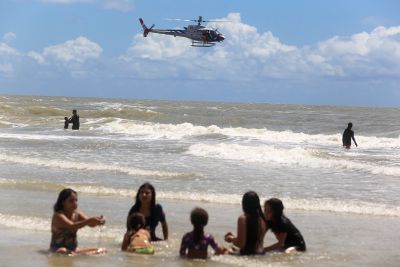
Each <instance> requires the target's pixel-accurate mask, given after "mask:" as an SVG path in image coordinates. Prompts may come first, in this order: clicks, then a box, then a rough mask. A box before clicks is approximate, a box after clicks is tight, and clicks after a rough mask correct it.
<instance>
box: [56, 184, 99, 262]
mask: <svg viewBox="0 0 400 267" xmlns="http://www.w3.org/2000/svg"><path fill="white" fill-rule="evenodd" d="M77 208H78V194H77V193H76V192H75V191H74V190H72V189H70V188H66V189H63V190H62V191H61V192H60V193H59V195H58V199H57V202H56V203H55V204H54V214H53V218H52V220H51V243H50V251H51V252H55V253H61V254H99V253H105V252H106V249H104V248H78V240H77V231H78V230H79V229H80V228H82V227H85V226H90V227H96V226H98V225H103V224H104V223H105V222H106V221H105V220H104V218H103V216H102V215H100V216H96V217H90V218H89V217H87V216H86V215H85V214H84V213H83V212H81V211H78V210H77Z"/></svg>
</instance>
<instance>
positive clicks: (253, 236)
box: [240, 191, 266, 255]
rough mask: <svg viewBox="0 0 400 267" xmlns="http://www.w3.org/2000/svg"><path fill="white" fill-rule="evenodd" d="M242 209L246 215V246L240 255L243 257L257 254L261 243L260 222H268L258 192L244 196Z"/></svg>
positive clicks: (251, 192) (247, 193)
mask: <svg viewBox="0 0 400 267" xmlns="http://www.w3.org/2000/svg"><path fill="white" fill-rule="evenodd" d="M242 209H243V212H244V213H245V214H246V244H245V246H244V248H242V249H241V251H240V253H241V254H243V255H250V254H255V253H256V248H257V245H258V244H259V243H260V242H261V233H260V231H259V230H260V223H259V220H260V218H262V219H263V220H264V221H266V220H265V218H264V214H263V212H262V209H261V205H260V198H259V197H258V195H257V193H256V192H254V191H248V192H246V193H245V194H244V195H243V198H242Z"/></svg>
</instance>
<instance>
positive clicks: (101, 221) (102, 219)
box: [97, 215, 106, 225]
mask: <svg viewBox="0 0 400 267" xmlns="http://www.w3.org/2000/svg"><path fill="white" fill-rule="evenodd" d="M97 219H98V220H99V225H104V224H105V223H106V219H105V218H104V216H103V215H100V216H99V217H97Z"/></svg>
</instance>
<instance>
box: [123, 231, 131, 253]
mask: <svg viewBox="0 0 400 267" xmlns="http://www.w3.org/2000/svg"><path fill="white" fill-rule="evenodd" d="M130 239H131V238H130V233H129V232H126V233H125V235H124V240H123V241H122V244H121V250H122V251H126V250H127V248H128V246H129V241H130Z"/></svg>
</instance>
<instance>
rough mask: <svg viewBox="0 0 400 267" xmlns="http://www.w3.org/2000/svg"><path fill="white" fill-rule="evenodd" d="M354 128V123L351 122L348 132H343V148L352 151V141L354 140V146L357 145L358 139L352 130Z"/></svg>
mask: <svg viewBox="0 0 400 267" xmlns="http://www.w3.org/2000/svg"><path fill="white" fill-rule="evenodd" d="M352 127H353V123H351V122H349V124H348V125H347V128H346V130H344V132H343V138H342V142H343V147H345V148H346V149H350V147H351V139H353V141H354V144H355V145H356V147H357V146H358V145H357V142H356V139H355V138H354V132H353V130H351V128H352Z"/></svg>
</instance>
